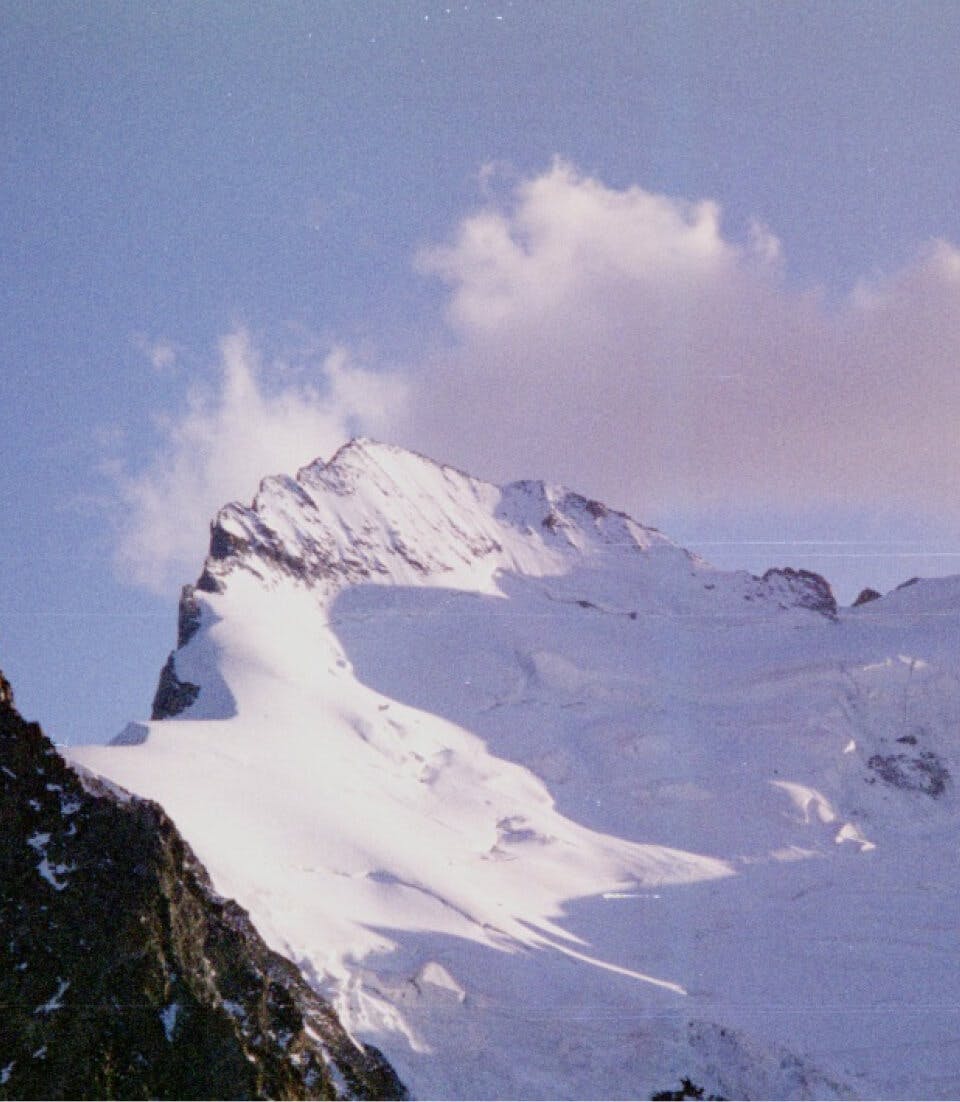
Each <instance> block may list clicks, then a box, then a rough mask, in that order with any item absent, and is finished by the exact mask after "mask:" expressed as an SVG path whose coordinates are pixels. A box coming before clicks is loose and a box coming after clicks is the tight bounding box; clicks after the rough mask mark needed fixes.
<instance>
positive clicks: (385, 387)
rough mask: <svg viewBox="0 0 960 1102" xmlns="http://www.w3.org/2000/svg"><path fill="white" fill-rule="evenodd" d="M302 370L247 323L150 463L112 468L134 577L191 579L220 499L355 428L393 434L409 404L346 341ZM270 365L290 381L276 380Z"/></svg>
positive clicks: (122, 551)
mask: <svg viewBox="0 0 960 1102" xmlns="http://www.w3.org/2000/svg"><path fill="white" fill-rule="evenodd" d="M297 374H299V375H301V376H302V374H303V372H302V371H301V372H294V371H292V370H291V369H290V368H289V366H286V367H285V366H284V365H278V369H277V370H274V371H273V372H268V371H267V369H266V368H265V367H264V365H263V363H262V362H261V360H260V358H259V356H258V354H257V352H256V350H255V349H254V347H253V345H252V343H251V340H250V338H249V336H248V335H247V334H246V333H245V332H244V331H242V330H241V331H237V332H234V333H232V334H230V335H229V336H227V337H225V338H223V340H222V341H221V344H220V362H219V378H218V380H217V383H216V385H211V384H210V383H209V382H198V383H196V384H195V385H194V387H193V388H192V390H191V391H190V392H189V394H188V396H187V403H186V409H185V410H184V411H183V412H182V414H181V415H179V416H177V417H168V418H164V419H163V420H162V421H160V422H159V423H158V430H159V436H160V443H159V447H158V449H157V451H156V453H155V454H153V455H152V457H151V459H150V461H149V463H148V464H147V466H146V467H145V468H143V469H140V470H138V471H136V472H133V473H131V472H130V471H129V470H124V471H115V472H114V477H115V479H116V481H117V484H118V487H119V492H120V496H121V504H122V506H123V519H122V521H121V527H120V533H119V541H118V552H117V559H118V564H119V566H120V568H121V570H122V573H123V574H124V575H125V576H126V577H128V578H129V579H130V580H132V581H135V582H137V583H139V584H141V585H145V586H147V587H148V588H151V589H155V590H157V591H160V592H164V591H167V590H168V589H169V588H171V587H172V586H173V585H179V584H182V583H183V582H185V581H190V580H192V579H193V578H194V577H196V575H197V574H198V573H199V570H200V565H201V563H202V561H203V557H204V554H205V551H206V543H207V539H208V526H209V522H210V521H211V519H212V518H213V517H214V515H215V514H216V512H217V510H218V509H219V508H220V507H221V506H222V505H224V504H226V503H227V502H228V501H234V500H242V501H249V500H250V499H251V498H252V496H253V494H254V492H255V491H256V488H257V485H258V484H259V482H260V480H261V478H263V477H264V476H265V475H268V474H276V473H280V472H293V471H295V470H297V468H299V467H301V466H303V465H304V464H305V463H307V462H309V461H310V460H312V459H314V458H316V457H317V456H323V455H329V454H330V453H332V452H333V451H334V450H336V448H337V447H339V445H340V444H341V443H343V441H344V440H346V439H348V438H349V437H350V436H351V435H353V434H356V433H358V432H364V433H370V434H373V435H378V434H385V435H386V434H388V432H389V424H390V422H391V419H392V417H393V416H394V415H395V413H396V412H397V410H398V409H399V408H400V406H401V405H402V401H403V388H402V385H401V384H400V383H399V382H398V381H397V380H396V379H395V378H393V377H390V376H387V375H385V374H383V373H372V372H370V371H366V370H364V369H362V368H360V367H357V366H356V365H354V364H353V363H352V362H351V360H350V357H349V355H348V353H347V352H346V351H345V350H343V349H340V348H336V349H334V350H333V351H331V352H329V353H328V354H327V355H326V357H325V358H324V359H323V360H322V361H321V362H320V363H319V364H318V365H317V366H316V368H315V370H314V371H313V373H312V374H313V375H314V376H315V379H314V381H297V380H296V378H295V377H294V378H292V377H291V376H296V375H297ZM271 375H272V376H279V377H280V378H281V379H282V383H281V384H280V385H276V383H275V382H274V385H273V386H271V385H270V381H271V379H270V376H271Z"/></svg>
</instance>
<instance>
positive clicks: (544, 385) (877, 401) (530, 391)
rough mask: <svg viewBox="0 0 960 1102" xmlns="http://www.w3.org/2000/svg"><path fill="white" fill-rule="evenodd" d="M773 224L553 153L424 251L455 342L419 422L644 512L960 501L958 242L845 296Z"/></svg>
mask: <svg viewBox="0 0 960 1102" xmlns="http://www.w3.org/2000/svg"><path fill="white" fill-rule="evenodd" d="M788 263H789V258H788V257H786V258H785V257H784V256H783V250H782V248H781V244H780V242H779V241H778V240H777V238H776V237H775V236H774V235H773V233H771V231H770V230H769V229H767V228H766V227H765V226H763V225H762V224H761V223H760V222H756V221H755V222H752V223H751V224H749V225H748V226H747V227H746V230H745V234H744V240H743V241H742V242H739V241H737V240H734V239H732V238H731V237H730V236H729V235H728V234H726V233H725V232H724V229H723V227H722V224H721V212H720V210H719V208H718V207H717V205H716V204H714V203H712V202H699V203H688V202H684V201H681V200H678V199H675V198H671V197H668V196H663V195H655V194H652V193H650V192H647V191H644V190H643V189H641V188H639V187H631V188H627V189H625V190H617V189H612V188H608V187H606V186H605V185H604V184H602V183H601V182H599V181H598V180H595V179H592V178H590V177H587V176H583V175H581V174H579V173H578V172H577V171H576V170H575V169H574V168H572V167H571V166H570V165H568V164H566V163H564V162H562V161H557V162H555V163H554V165H553V166H552V167H551V168H550V169H549V170H548V171H546V172H544V173H543V174H541V175H539V176H536V177H533V178H530V179H525V180H521V181H520V182H519V183H518V184H516V185H515V187H514V188H513V190H512V191H511V192H510V193H509V194H508V196H507V198H506V200H505V201H501V202H499V203H497V202H496V201H494V200H492V199H490V200H488V201H487V204H486V205H485V206H484V207H483V209H481V210H479V211H478V212H476V213H474V214H472V215H470V216H469V217H467V218H465V219H464V220H463V221H462V222H461V224H460V225H459V227H458V228H457V229H456V231H455V233H454V234H453V236H452V239H451V240H450V241H449V242H448V243H446V244H443V245H440V246H435V247H432V248H429V249H427V250H425V251H424V252H423V253H422V255H421V256H420V258H419V266H420V268H421V269H422V270H423V271H425V272H427V273H431V274H434V275H436V276H439V277H440V279H441V280H442V281H443V282H444V283H445V284H446V285H447V287H448V290H449V304H448V320H449V325H450V333H451V340H450V342H449V345H448V347H447V348H445V349H444V350H442V351H440V352H438V353H437V354H435V355H434V356H433V357H432V358H431V359H430V360H429V361H428V362H427V363H426V364H425V365H423V366H422V367H421V369H420V371H419V373H418V375H417V382H416V388H415V392H414V398H413V400H412V401H411V403H410V405H409V407H408V409H409V416H410V420H409V422H408V424H407V426H406V428H405V437H406V439H407V440H408V441H409V442H411V443H414V444H416V446H418V447H419V448H420V449H421V450H426V451H427V452H428V453H434V454H436V455H437V456H438V457H441V458H444V459H447V460H449V461H452V462H455V463H457V464H459V465H461V466H465V467H466V468H467V469H471V470H474V471H477V472H478V473H482V474H485V475H488V476H491V477H494V478H505V477H516V476H520V475H542V476H547V477H551V478H557V479H562V480H563V481H566V482H570V483H573V484H575V485H578V486H580V487H581V488H583V489H585V490H586V491H588V492H591V493H594V494H596V495H599V496H602V497H605V498H606V499H607V500H609V501H610V502H611V504H616V505H620V506H624V507H627V508H628V509H630V510H631V511H632V512H634V513H636V514H638V515H639V516H640V517H647V518H650V517H652V516H656V515H658V514H659V513H662V512H663V511H665V510H676V509H702V508H710V509H711V510H713V511H716V510H717V509H718V508H719V509H723V508H724V507H729V508H731V509H743V508H757V507H763V506H767V505H769V506H772V507H777V508H779V509H781V510H790V509H800V508H819V507H832V508H837V507H846V506H848V505H854V504H855V505H857V506H862V507H871V506H878V505H882V506H886V507H896V506H898V505H900V504H904V505H908V506H910V507H911V508H915V509H916V508H923V507H925V508H928V509H938V508H949V509H950V510H955V504H954V502H955V498H956V492H957V490H956V488H957V486H958V485H960V449H958V447H957V444H958V442H960V441H958V430H957V414H958V410H960V369H958V368H960V252H958V250H957V249H956V248H954V246H952V245H950V244H949V243H947V242H935V243H933V244H932V245H930V246H929V247H928V248H926V249H924V250H922V251H921V253H920V254H919V255H918V257H917V258H916V260H915V261H914V262H913V263H912V264H911V265H910V266H908V267H907V268H906V269H905V270H903V271H901V272H899V273H897V274H896V275H894V276H892V277H891V278H888V279H886V280H883V281H874V282H873V283H872V284H870V285H867V284H864V285H862V286H860V287H859V288H857V289H856V291H855V292H854V293H853V294H852V295H851V296H850V297H849V299H848V300H846V301H844V302H842V303H840V304H839V305H829V304H828V303H826V301H825V300H824V296H822V295H821V294H820V293H819V292H817V291H799V290H797V289H795V288H791V287H790V285H789V284H788V282H787V281H786V279H785V275H784V270H785V267H786V266H787V265H788Z"/></svg>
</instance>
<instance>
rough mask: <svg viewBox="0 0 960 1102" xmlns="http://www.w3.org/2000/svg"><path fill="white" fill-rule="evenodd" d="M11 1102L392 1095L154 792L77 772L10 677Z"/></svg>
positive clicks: (2, 992)
mask: <svg viewBox="0 0 960 1102" xmlns="http://www.w3.org/2000/svg"><path fill="white" fill-rule="evenodd" d="M0 785H2V788H3V802H2V806H0V827H2V829H0V883H2V885H3V896H4V899H3V908H2V911H0V954H2V960H3V967H2V968H0V1006H2V1015H3V1035H2V1041H0V1098H19V1099H23V1098H289V1099H295V1098H336V1097H349V1098H385V1097H396V1096H397V1095H398V1094H399V1095H401V1096H402V1095H403V1093H404V1092H403V1087H402V1086H401V1084H400V1083H399V1081H398V1080H397V1078H396V1076H395V1075H394V1074H393V1072H392V1070H391V1069H390V1067H389V1066H388V1065H387V1064H386V1062H385V1061H384V1060H383V1059H382V1058H381V1057H380V1055H379V1054H378V1053H377V1052H375V1051H374V1050H369V1049H366V1050H365V1049H363V1048H361V1047H359V1046H358V1045H356V1044H355V1043H354V1042H353V1041H352V1040H351V1039H350V1037H349V1036H348V1035H347V1034H346V1033H345V1031H344V1029H343V1027H342V1026H341V1024H340V1023H339V1022H338V1021H337V1019H336V1016H335V1015H334V1014H333V1012H332V1010H331V1009H330V1007H329V1006H328V1005H327V1004H326V1003H325V1002H324V1001H323V1000H322V999H321V998H320V997H319V996H318V995H317V994H316V993H315V992H314V991H313V990H311V988H310V987H309V986H308V984H307V983H306V982H305V981H304V979H303V977H302V976H301V974H300V973H299V972H298V970H297V969H296V968H295V967H294V966H293V965H292V964H291V963H290V962H289V961H287V960H284V959H283V958H282V957H280V956H278V955H277V954H276V953H272V952H271V951H270V950H269V949H268V948H267V947H266V945H264V943H263V941H262V940H261V939H260V937H259V936H258V935H257V933H256V931H255V929H254V928H253V926H252V924H251V923H250V920H249V918H248V917H247V915H246V913H245V912H244V911H243V910H242V908H240V907H239V906H237V904H236V903H234V902H232V901H230V900H227V899H223V898H221V897H220V896H219V895H217V893H216V892H215V891H214V890H213V888H212V886H211V884H210V881H209V878H208V877H207V874H206V872H205V870H204V869H203V867H202V866H201V865H200V863H199V862H198V861H197V859H196V857H195V856H194V854H193V853H192V851H191V850H190V847H189V846H188V845H187V844H186V843H185V842H184V840H183V838H182V837H181V836H180V834H179V832H178V831H177V829H176V827H175V826H174V825H173V823H172V822H171V821H170V819H169V818H168V817H167V816H166V815H165V814H164V812H163V810H162V809H161V808H160V807H158V806H157V805H156V804H152V803H149V802H148V801H145V800H142V799H138V798H137V797H134V796H131V795H129V794H128V793H125V792H123V791H121V790H120V789H117V788H116V787H114V786H112V785H109V784H104V783H102V782H99V781H98V780H97V779H96V778H94V777H90V776H82V775H78V774H77V772H76V771H74V770H73V769H71V768H70V767H69V766H68V765H67V764H66V763H65V762H64V761H63V759H62V758H61V756H60V755H59V754H58V753H57V751H56V749H55V748H54V746H53V744H52V743H51V742H50V741H49V739H48V738H47V737H46V736H45V735H44V734H43V732H42V731H41V730H40V728H39V727H38V726H37V725H36V724H32V723H27V722H26V721H25V720H24V719H23V718H22V717H21V716H20V714H19V712H17V710H16V707H15V705H14V700H13V692H12V690H11V688H10V686H9V684H8V682H7V681H6V680H5V679H4V677H3V675H2V674H0Z"/></svg>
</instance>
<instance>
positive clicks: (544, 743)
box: [73, 441, 960, 1098]
mask: <svg viewBox="0 0 960 1102" xmlns="http://www.w3.org/2000/svg"><path fill="white" fill-rule="evenodd" d="M932 584H933V583H923V582H920V583H917V584H916V586H913V587H910V591H909V592H908V591H906V590H904V591H903V592H902V593H895V594H891V595H889V596H888V597H882V598H879V599H877V600H873V601H871V602H869V603H867V604H865V605H863V606H861V607H859V608H857V609H854V610H838V609H837V606H836V603H835V601H834V600H833V596H832V594H831V592H830V589H829V586H828V585H827V583H826V582H825V581H824V580H823V579H822V578H819V577H818V576H816V575H812V574H808V573H806V572H803V571H796V570H792V569H789V568H784V569H776V570H771V571H769V572H768V573H767V574H766V575H764V577H762V578H756V577H753V576H751V575H749V574H747V573H744V572H738V573H729V572H723V571H719V570H716V569H714V568H713V567H711V566H710V565H709V564H707V563H705V562H703V561H702V560H700V559H699V558H697V557H696V556H694V555H692V554H690V553H689V552H687V551H685V550H684V549H683V548H680V547H678V546H676V545H675V544H673V543H672V542H671V541H670V540H669V539H667V538H666V537H665V536H663V535H662V534H661V533H659V532H657V531H656V530H654V529H651V528H647V527H644V526H643V525H642V524H639V523H637V522H636V521H634V520H632V519H631V518H629V517H628V516H626V515H624V514H623V513H619V512H616V511H614V510H611V509H608V508H606V507H605V506H603V505H601V504H600V503H598V502H595V501H591V500H589V499H588V498H586V497H583V496H581V495H579V494H576V493H573V492H571V491H569V490H565V489H563V488H560V487H555V486H551V485H549V484H544V483H542V482H517V483H512V484H510V485H507V486H504V487H497V486H494V485H491V484H489V483H486V482H483V481H479V480H477V479H473V478H471V477H469V476H467V475H465V474H463V473H461V472H459V471H456V470H454V469H452V468H449V467H444V466H441V465H438V464H436V463H433V462H431V461H430V460H428V459H425V458H423V457H422V456H418V455H415V454H413V453H410V452H407V451H404V450H402V449H398V448H394V447H390V446H386V445H382V444H376V443H373V442H370V441H354V442H352V443H351V444H349V445H347V446H346V447H344V448H343V449H341V451H339V452H338V453H337V454H336V455H335V456H334V457H333V458H332V459H331V460H330V461H329V462H320V461H317V462H315V463H312V464H310V465H309V466H307V467H305V468H304V469H303V470H301V471H300V472H299V473H298V474H297V475H296V477H286V476H281V477H276V478H268V479H266V480H265V481H264V482H263V483H262V484H261V487H260V491H259V493H258V495H257V497H256V498H255V500H254V501H253V503H252V504H251V505H250V506H249V507H247V506H241V505H236V504H233V505H228V506H227V507H226V508H225V509H223V510H222V511H221V512H220V514H219V515H218V516H217V518H216V520H215V521H214V524H213V526H212V531H211V543H210V554H209V556H208V558H207V561H206V563H205V565H204V567H203V570H202V573H201V575H200V578H199V580H198V582H197V584H196V585H195V586H190V587H187V588H186V589H185V591H184V594H183V598H182V601H181V607H180V624H179V633H178V634H179V638H178V646H177V649H176V650H175V651H174V652H173V654H172V655H171V657H170V659H169V661H168V662H167V664H166V667H165V669H164V671H163V674H162V676H161V680H160V685H159V687H158V691H157V697H156V700H155V702H154V713H153V714H154V718H153V720H152V721H150V722H143V723H133V724H130V725H129V726H128V727H127V729H126V730H125V731H124V732H123V733H122V734H121V735H120V736H119V737H118V738H117V739H116V740H115V745H112V746H107V747H84V748H78V749H76V750H74V751H73V757H74V758H75V759H76V760H77V761H78V762H80V763H82V764H83V765H85V766H86V767H87V768H88V769H91V770H93V771H95V772H98V773H100V774H102V775H103V776H106V777H109V778H111V779H112V780H114V781H116V782H117V783H119V784H122V785H123V786H124V787H125V788H128V789H130V790H131V791H134V792H137V793H140V794H143V795H146V796H149V797H150V798H152V799H154V800H156V801H158V802H159V803H160V804H162V805H163V807H164V808H165V809H166V811H167V812H168V814H169V815H170V816H171V817H172V818H173V819H174V820H175V821H176V823H177V824H178V826H179V827H180V829H181V830H182V831H183V833H184V835H185V836H186V838H187V839H188V840H189V842H190V843H191V845H192V846H193V847H194V848H195V850H196V851H197V853H198V855H199V857H200V858H201V859H202V860H203V861H204V862H205V864H206V865H207V867H208V869H209V871H210V874H211V876H212V878H213V881H214V884H215V885H216V887H217V889H218V891H220V892H222V893H223V894H226V895H229V896H232V897H235V898H237V899H238V900H239V901H240V902H241V903H242V904H243V906H244V907H246V908H248V909H249V911H250V915H251V918H252V920H253V922H254V923H255V925H256V926H257V929H258V930H259V932H260V934H261V935H262V936H263V937H264V938H265V939H266V941H267V942H268V944H269V945H270V946H271V947H272V948H273V949H275V950H277V951H279V952H281V953H283V954H284V955H286V956H287V957H289V958H290V959H292V960H294V961H296V962H297V963H298V965H299V966H300V967H301V968H302V970H303V971H304V974H305V975H306V976H307V977H308V979H309V980H310V982H311V983H312V985H313V986H314V988H315V990H316V991H317V992H319V993H321V994H322V995H325V996H326V997H328V998H329V999H331V1001H332V1002H333V1004H334V1006H335V1007H336V1009H337V1012H338V1013H339V1015H340V1016H341V1018H342V1019H343V1020H344V1022H345V1023H346V1025H347V1027H348V1028H349V1029H350V1030H351V1032H352V1033H353V1035H354V1036H356V1037H357V1038H359V1039H362V1040H363V1041H364V1042H367V1043H372V1044H374V1045H376V1046H377V1047H378V1048H380V1049H382V1050H383V1051H384V1053H385V1054H386V1056H387V1058H388V1059H389V1060H390V1062H391V1063H392V1064H393V1066H394V1067H396V1068H397V1070H398V1072H399V1074H400V1077H401V1078H402V1079H403V1081H404V1082H405V1083H406V1084H407V1085H408V1086H409V1088H410V1089H411V1091H412V1093H413V1094H414V1095H418V1096H433V1097H453V1098H455V1097H513V1098H535V1097H570V1098H578V1097H598V1096H600V1097H611V1098H613V1097H651V1096H653V1095H657V1094H660V1095H663V1096H670V1094H671V1093H677V1094H682V1093H683V1092H684V1091H685V1090H687V1091H689V1092H694V1093H695V1092H696V1091H698V1090H701V1091H703V1092H705V1094H713V1095H718V1096H719V1095H722V1096H727V1097H730V1096H735V1097H774V1098H776V1097H843V1096H856V1095H872V1096H902V1095H910V1096H921V1097H935V1096H938V1095H939V1096H942V1095H943V1094H950V1093H952V1092H955V1090H956V1087H957V1084H960V1054H958V1053H957V1052H956V1050H955V1046H953V1045H952V1044H950V1043H948V1042H949V1041H950V1038H951V1037H952V1036H954V1027H955V1025H956V1023H955V1022H954V1021H953V1017H952V1012H950V1011H944V1010H943V1008H944V1007H950V1006H958V1005H960V998H958V996H960V975H958V973H957V972H956V970H952V969H950V968H945V967H943V961H944V960H945V959H947V958H946V957H945V956H944V954H947V955H948V956H949V954H950V953H951V952H952V948H951V935H950V933H949V931H948V930H947V929H946V928H945V927H944V926H943V925H942V922H941V921H940V919H939V918H938V917H937V916H938V915H941V914H942V913H943V912H944V910H945V909H950V908H953V907H955V906H956V904H957V902H958V898H957V896H958V879H957V876H956V869H955V858H954V856H953V854H954V843H953V839H954V837H955V830H956V825H957V824H956V820H957V801H956V797H955V792H954V787H953V779H952V778H953V776H954V775H955V774H956V768H957V765H956V760H955V759H956V756H957V751H956V737H955V732H956V729H957V726H958V724H960V689H958V687H957V681H956V677H955V674H954V665H955V639H956V637H957V628H958V626H960V625H958V624H957V619H958V618H960V613H958V611H957V609H958V608H960V602H957V601H953V602H952V603H951V601H950V600H947V599H946V597H945V595H944V594H945V591H944V592H941V590H942V589H943V587H941V589H940V590H937V591H936V592H935V591H934V589H932V588H930V587H931V586H932ZM949 588H950V587H949V586H947V589H949ZM954 588H958V587H956V586H955V587H954ZM947 596H948V595H947ZM928 606H929V607H928ZM933 607H936V608H937V609H938V610H939V612H940V614H939V615H937V616H936V617H934V616H930V615H929V610H930V608H933ZM924 610H926V611H924ZM880 1011H882V1013H881V1012H880ZM932 1049H936V1050H937V1051H938V1052H939V1053H940V1056H939V1058H938V1060H937V1062H936V1064H932V1063H931V1062H930V1060H929V1059H928V1054H929V1052H930V1051H931V1050H932Z"/></svg>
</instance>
